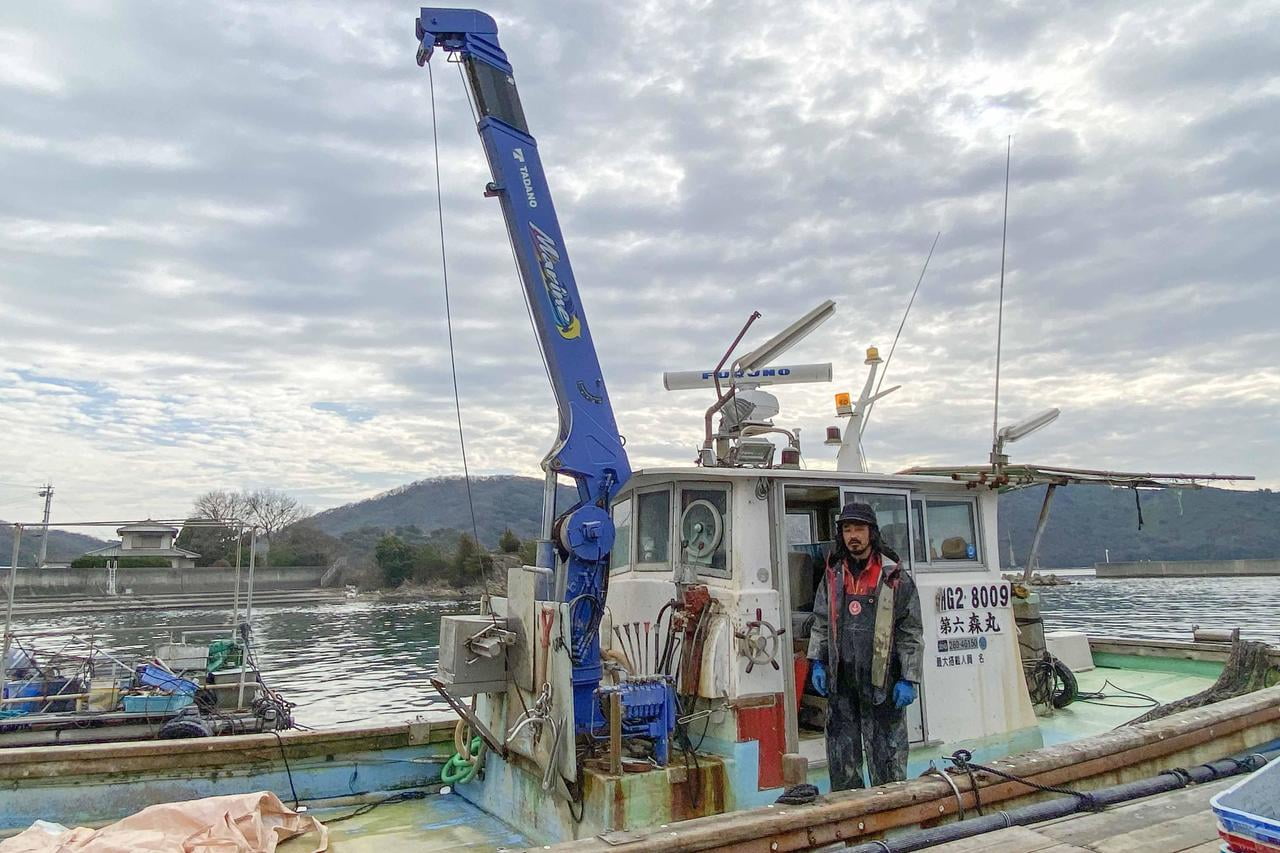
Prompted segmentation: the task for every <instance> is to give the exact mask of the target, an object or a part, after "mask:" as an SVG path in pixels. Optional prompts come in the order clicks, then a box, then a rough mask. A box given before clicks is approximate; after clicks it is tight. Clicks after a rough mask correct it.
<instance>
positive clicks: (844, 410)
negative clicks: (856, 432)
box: [836, 391, 853, 415]
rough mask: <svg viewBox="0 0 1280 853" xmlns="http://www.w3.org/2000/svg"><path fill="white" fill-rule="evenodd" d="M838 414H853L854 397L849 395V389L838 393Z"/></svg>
mask: <svg viewBox="0 0 1280 853" xmlns="http://www.w3.org/2000/svg"><path fill="white" fill-rule="evenodd" d="M836 414H837V415H852V414H853V398H851V397H850V396H849V392H848V391H841V392H840V393H839V394H837V395H836Z"/></svg>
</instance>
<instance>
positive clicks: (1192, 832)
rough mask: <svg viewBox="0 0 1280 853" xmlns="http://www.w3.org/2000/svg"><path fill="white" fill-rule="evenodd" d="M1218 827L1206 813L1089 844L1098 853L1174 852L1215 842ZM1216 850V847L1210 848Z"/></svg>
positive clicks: (1216, 841) (1216, 843)
mask: <svg viewBox="0 0 1280 853" xmlns="http://www.w3.org/2000/svg"><path fill="white" fill-rule="evenodd" d="M1217 839H1218V825H1217V821H1215V820H1214V818H1213V813H1212V812H1209V811H1204V812H1200V813H1199V814H1193V815H1187V816H1186V817H1180V818H1178V819H1176V820H1171V821H1167V822H1165V823H1159V824H1155V825H1154V826H1145V827H1143V828H1141V829H1134V830H1131V831H1129V832H1122V833H1120V834H1118V835H1113V836H1111V837H1110V838H1106V839H1103V840H1101V841H1097V842H1095V843H1093V844H1090V845H1089V847H1090V849H1092V850H1095V851H1097V853H1173V851H1178V850H1186V849H1188V848H1191V847H1197V846H1199V845H1201V844H1205V843H1208V842H1210V841H1213V842H1214V844H1215V845H1220V844H1221V842H1219V841H1218V840H1217ZM1213 849H1214V850H1217V849H1218V846H1215V847H1214V848H1213Z"/></svg>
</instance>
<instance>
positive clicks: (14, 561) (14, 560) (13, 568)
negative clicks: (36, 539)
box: [0, 524, 22, 695]
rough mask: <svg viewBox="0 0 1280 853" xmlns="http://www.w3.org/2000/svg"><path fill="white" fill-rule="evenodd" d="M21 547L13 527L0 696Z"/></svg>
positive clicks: (18, 533) (16, 527)
mask: <svg viewBox="0 0 1280 853" xmlns="http://www.w3.org/2000/svg"><path fill="white" fill-rule="evenodd" d="M21 545H22V525H21V524H15V525H14V526H13V556H12V557H11V558H10V560H9V604H8V606H7V607H6V608H5V612H4V649H3V650H0V695H3V694H4V688H5V685H6V684H8V683H9V643H10V641H11V640H12V636H11V634H10V629H11V628H12V627H13V593H14V591H15V590H16V589H17V587H18V548H19V547H21Z"/></svg>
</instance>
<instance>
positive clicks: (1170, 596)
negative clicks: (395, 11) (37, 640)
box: [16, 577, 1280, 727]
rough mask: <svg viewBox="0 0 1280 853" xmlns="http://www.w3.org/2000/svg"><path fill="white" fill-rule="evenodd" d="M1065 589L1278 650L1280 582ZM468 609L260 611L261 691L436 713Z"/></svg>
mask: <svg viewBox="0 0 1280 853" xmlns="http://www.w3.org/2000/svg"><path fill="white" fill-rule="evenodd" d="M1072 579H1073V580H1075V581H1076V583H1074V584H1072V585H1071V586H1059V587H1041V588H1040V590H1039V591H1040V593H1041V597H1042V600H1043V612H1044V616H1045V625H1046V628H1048V629H1049V630H1055V629H1060V628H1074V629H1079V630H1083V631H1085V632H1087V633H1091V634H1105V635H1111V636H1121V637H1147V638H1162V639H1175V640H1189V639H1191V627H1192V625H1201V626H1204V627H1239V628H1241V629H1242V633H1243V634H1244V635H1245V636H1248V637H1253V638H1257V639H1265V640H1268V641H1270V642H1272V643H1275V644H1280V617H1278V616H1277V609H1276V600H1277V593H1278V592H1280V578H1179V579H1142V580H1110V579H1108V580H1099V579H1097V578H1094V577H1074V578H1072ZM474 608H475V605H474V604H473V603H471V604H469V603H461V604H458V603H449V604H433V603H428V602H386V601H352V602H345V603H342V604H329V605H307V606H302V607H276V608H267V609H262V610H257V611H255V614H254V628H255V636H256V639H257V644H258V653H257V654H258V660H259V662H260V663H261V665H262V669H263V672H264V673H265V677H266V680H267V682H268V684H270V685H271V686H272V687H274V688H275V689H276V690H279V691H280V692H281V693H283V694H284V695H285V696H286V697H287V698H288V699H289V700H290V701H292V702H295V703H297V706H298V707H297V708H296V709H295V711H294V714H295V716H296V718H297V720H298V722H300V723H303V724H305V725H308V726H314V727H322V726H334V725H343V724H351V723H369V722H388V723H393V722H400V721H402V720H405V719H408V718H411V717H413V716H414V715H415V714H418V713H421V712H423V711H425V710H427V709H428V708H429V707H442V705H441V704H440V703H439V700H438V698H437V697H435V696H434V694H433V692H432V690H431V686H430V684H428V683H427V677H428V676H429V675H431V673H432V672H433V670H434V668H435V664H436V655H437V652H438V645H437V644H438V641H439V626H440V616H441V614H443V613H453V612H466V611H469V610H474ZM227 616H228V614H227V613H226V612H225V611H194V610H184V611H170V612H166V613H159V614H156V613H150V614H140V613H122V614H116V615H112V616H102V615H97V616H94V617H92V618H91V617H87V616H86V617H78V618H75V619H57V620H55V619H47V618H46V619H40V620H26V621H23V622H21V623H19V624H18V625H17V626H16V628H17V630H18V632H19V633H22V632H26V631H33V630H55V629H56V630H67V629H70V628H74V629H76V630H82V631H83V630H87V629H88V628H90V627H91V626H93V627H94V631H95V634H97V635H98V637H99V638H100V639H101V638H103V637H106V638H107V640H108V644H109V646H110V647H111V648H113V649H117V650H120V651H124V652H136V653H145V652H146V651H147V650H148V649H150V648H151V647H152V642H153V641H154V639H155V636H156V635H155V634H154V633H152V634H150V635H147V634H136V633H129V632H128V631H127V630H126V629H128V628H132V627H136V626H145V625H149V624H155V623H160V624H163V625H173V626H180V625H197V624H198V625H209V624H216V623H218V622H220V621H223V620H225V619H226V618H227ZM42 644H43V645H44V646H45V647H46V648H49V647H51V646H52V645H54V644H53V643H52V641H50V640H44V641H42Z"/></svg>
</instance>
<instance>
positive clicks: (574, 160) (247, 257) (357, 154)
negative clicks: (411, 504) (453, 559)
mask: <svg viewBox="0 0 1280 853" xmlns="http://www.w3.org/2000/svg"><path fill="white" fill-rule="evenodd" d="M490 10H491V11H492V12H493V13H494V14H495V16H496V17H497V19H498V22H499V26H500V29H501V39H502V42H503V45H504V46H505V48H506V50H507V51H508V54H509V56H510V57H511V60H512V62H513V64H514V66H515V68H516V78H517V80H518V82H519V87H520V92H521V96H522V100H523V104H524V108H525V112H526V115H527V116H528V118H529V122H530V126H531V129H532V131H533V133H534V134H535V135H536V136H537V138H538V142H539V151H540V153H541V155H542V158H543V160H544V163H545V164H546V168H547V171H548V180H549V183H550V186H551V188H552V192H553V195H554V199H555V203H556V207H557V211H558V213H559V216H560V219H561V224H562V226H563V230H564V234H565V241H566V244H567V251H568V256H569V258H570V259H571V261H572V264H573V269H574V272H575V274H576V278H577V281H578V283H579V286H580V289H581V297H582V300H581V301H582V303H583V305H584V307H585V311H586V315H587V316H588V317H589V324H590V328H591V331H592V334H593V336H594V338H595V343H596V346H597V349H598V350H599V355H600V360H601V363H602V366H603V369H604V372H605V376H606V379H607V380H608V383H609V389H610V392H611V396H612V399H613V403H614V405H615V408H616V410H617V413H618V423H619V427H620V429H621V430H622V431H623V432H624V433H625V434H626V435H627V438H628V448H629V451H630V453H631V455H632V460H633V464H634V465H636V466H640V465H654V464H671V463H679V462H686V461H688V460H689V459H691V458H692V456H693V449H694V446H695V445H696V443H697V442H698V441H699V440H700V436H701V432H702V413H703V412H704V411H705V409H706V406H707V405H709V403H710V399H709V395H707V394H701V395H700V394H698V393H696V392H682V393H679V394H670V393H667V392H665V391H662V390H661V387H660V384H659V383H660V373H661V371H663V370H668V369H687V368H699V367H703V368H709V367H710V366H712V365H713V364H714V362H715V361H716V359H717V358H718V357H719V355H720V354H721V353H722V351H723V350H724V347H725V346H726V345H727V344H728V343H729V341H730V340H731V339H732V337H733V335H734V334H735V333H736V332H737V330H738V328H739V327H740V326H741V324H742V322H743V321H744V320H745V318H746V316H747V315H748V314H749V313H750V312H751V311H753V310H760V311H761V312H762V313H763V315H764V316H763V318H762V319H761V320H760V321H759V322H758V323H757V324H756V326H755V327H754V328H753V331H752V333H751V336H750V338H749V339H748V342H747V343H748V344H751V343H754V342H758V341H760V340H763V338H764V337H765V336H766V335H768V334H771V333H773V332H774V331H776V330H778V329H780V328H782V327H783V326H785V325H786V324H787V323H788V322H790V320H792V319H793V318H794V317H796V316H798V315H799V314H801V313H803V312H804V311H806V310H807V309H808V308H810V307H812V306H813V305H815V304H817V303H818V302H819V301H821V300H822V299H825V298H835V299H836V300H837V301H838V302H839V311H838V314H837V316H836V318H835V319H834V320H832V321H831V322H830V323H829V324H828V325H827V326H825V327H823V329H822V330H820V331H819V332H818V333H817V334H815V335H814V336H813V337H811V338H810V339H809V340H807V341H805V342H804V343H803V344H802V345H800V346H799V347H797V348H796V349H795V350H794V351H793V352H792V353H790V354H788V356H787V357H788V358H789V359H794V360H795V361H796V362H815V361H825V360H830V361H832V362H834V364H835V370H836V377H837V382H836V383H835V385H834V386H830V387H829V386H788V387H786V388H783V389H780V390H778V392H777V393H778V396H779V397H780V399H781V400H782V405H783V409H782V415H781V416H780V417H779V419H778V422H779V424H780V425H783V426H786V427H788V428H790V427H795V426H798V427H800V428H801V432H802V436H803V440H804V444H805V447H806V450H807V453H808V458H809V464H810V465H812V466H815V467H818V466H823V465H830V464H831V459H832V457H833V454H832V453H831V452H830V449H828V448H824V447H823V446H822V445H821V443H820V442H819V440H818V438H819V437H820V436H821V435H822V429H823V427H825V426H826V425H827V424H828V423H830V422H832V421H833V420H834V418H833V415H832V413H831V394H832V392H833V391H834V390H838V389H841V388H853V387H855V386H859V385H860V384H861V378H862V371H863V369H864V368H863V366H862V360H863V351H864V349H865V347H866V346H868V345H869V344H878V345H879V346H880V347H881V350H882V352H884V353H887V351H888V347H889V345H890V344H891V342H892V340H893V335H894V333H895V331H896V329H897V326H898V322H899V320H900V318H901V312H902V310H903V308H904V307H905V304H906V299H907V296H908V294H909V292H910V287H911V286H912V284H913V283H914V281H915V277H916V275H917V274H918V271H919V266H920V264H921V262H922V261H923V258H924V254H925V252H926V251H927V249H928V245H929V243H930V241H931V240H932V238H933V235H934V233H935V232H937V231H941V232H942V238H941V240H940V242H939V244H938V251H937V253H936V254H935V256H934V258H933V261H932V263H931V265H930V269H929V274H928V276H927V278H926V280H925V283H924V286H923V288H922V291H921V295H920V298H919V300H918V301H917V303H916V306H915V308H914V310H913V313H912V315H911V318H910V322H909V323H908V325H907V327H906V330H905V332H904V335H903V338H902V340H901V342H900V343H899V346H898V349H897V352H896V353H895V355H894V360H893V363H892V365H891V372H890V374H889V377H888V380H889V384H897V383H902V384H903V388H902V389H901V390H900V391H898V392H895V394H894V395H893V396H892V397H890V398H889V399H888V400H886V401H885V403H884V404H882V406H881V407H880V409H879V410H878V411H877V412H876V414H875V416H874V418H873V420H872V425H871V427H870V429H869V430H868V433H867V450H868V455H869V456H870V457H871V459H872V461H873V463H875V464H876V465H877V466H878V467H882V468H884V469H887V470H896V469H897V468H900V467H906V466H907V465H912V464H927V463H931V462H944V461H945V462H964V463H972V462H975V461H980V460H982V459H984V458H985V455H986V452H987V449H986V445H987V444H988V443H989V441H990V429H991V414H992V405H991V403H992V401H991V395H992V380H993V367H994V361H993V357H994V351H995V329H994V317H995V306H996V298H997V292H998V285H999V282H998V278H999V270H1000V239H1001V205H1002V201H1003V178H1004V149H1005V142H1006V137H1007V136H1008V135H1010V134H1012V136H1013V144H1012V149H1013V163H1012V180H1011V189H1010V201H1009V223H1008V256H1007V263H1006V276H1005V299H1006V301H1005V329H1004V361H1003V366H1002V388H1001V393H1002V397H1001V412H1002V419H1004V417H1005V416H1006V415H1007V418H1008V419H1009V420H1012V419H1015V418H1018V417H1021V416H1023V415H1026V414H1029V413H1031V412H1034V411H1037V410H1039V409H1043V408H1045V407H1047V406H1050V405H1060V406H1062V407H1063V408H1064V414H1063V416H1062V418H1061V419H1060V421H1059V422H1058V423H1056V424H1055V425H1054V426H1053V427H1051V428H1049V429H1048V430H1045V431H1044V432H1043V433H1039V434H1037V435H1036V436H1035V437H1033V438H1031V439H1028V440H1027V441H1026V442H1022V443H1019V445H1017V447H1016V448H1015V450H1016V452H1015V454H1014V456H1015V458H1022V459H1024V460H1033V459H1034V460H1035V461H1046V462H1048V461H1052V462H1058V463H1061V464H1078V465H1084V466H1089V467H1101V466H1111V467H1123V468H1139V469H1143V470H1154V469H1161V468H1165V469H1171V470H1186V469H1198V470H1209V471H1212V470H1217V471H1228V470H1232V471H1240V472H1244V473H1254V474H1257V475H1258V476H1259V478H1260V480H1261V482H1262V483H1263V484H1266V485H1272V486H1274V485H1277V484H1280V454H1278V453H1277V445H1276V440H1275V438H1274V427H1273V424H1274V423H1275V422H1276V420H1277V417H1278V416H1280V403H1277V402H1276V401H1277V400H1278V399H1280V395H1278V394H1277V392H1278V391H1280V388H1278V387H1277V383H1278V382H1280V379H1278V378H1277V372H1276V370H1277V367H1276V365H1277V354H1278V353H1280V333H1277V332H1276V331H1275V329H1274V322H1273V318H1274V317H1275V316H1276V314H1277V311H1280V287H1278V286H1277V284H1278V283H1277V280H1276V274H1275V272H1274V263H1273V258H1272V255H1273V249H1274V246H1275V245H1276V242H1277V239H1276V238H1277V233H1276V225H1275V221H1274V220H1275V217H1274V214H1273V211H1274V209H1275V206H1276V202H1277V194H1278V193H1280V173H1278V172H1277V170H1276V169H1275V168H1274V164H1275V163H1276V162H1277V161H1278V160H1280V150H1278V148H1277V146H1280V142H1277V141H1276V138H1275V134H1274V133H1273V132H1272V128H1274V127H1275V126H1276V124H1277V121H1278V120H1280V75H1278V73H1277V72H1276V71H1275V69H1274V63H1273V62H1270V61H1269V60H1270V58H1271V57H1272V56H1274V55H1276V53H1277V49H1278V48H1280V31H1278V30H1277V27H1276V20H1275V17H1274V15H1272V14H1270V12H1269V8H1268V5H1267V4H1265V3H1259V4H1243V5H1238V6H1234V7H1232V9H1231V10H1225V11H1224V10H1221V9H1217V8H1214V7H1208V6H1202V5H1196V4H1192V3H1181V4H1174V5H1173V6H1167V5H1161V4H1154V3H1138V4H1136V5H1135V4H1108V3H1104V4H1100V5H1098V6H1096V7H1094V8H1092V10H1091V13H1090V14H1089V15H1079V14H1074V13H1072V12H1071V11H1070V10H1064V9H1061V8H1059V7H1058V6H1055V5H1053V4H1035V3H1030V4H1028V3H1020V4H995V5H991V4H987V5H985V6H981V7H978V6H972V7H967V6H956V5H950V6H948V5H946V4H936V3H920V4H910V5H904V4H900V3H889V2H868V3H860V4H856V5H853V6H849V5H839V4H836V5H833V4H825V3H803V4H793V3H788V4H783V3H780V2H778V3H770V2H763V0H761V2H757V3H751V4H746V5H736V6H723V5H718V4H698V5H693V6H690V5H689V4H684V3H675V2H670V1H669V0H651V2H646V3H642V4H629V5H617V4H615V5H612V6H611V5H607V4H606V5H601V4H594V3H585V2H569V3H562V4H557V5H555V6H554V7H547V8H539V9H530V8H529V7H527V5H521V4H515V3H510V2H506V0H502V2H497V3H496V4H495V5H494V6H492V7H491V9H490ZM412 18H413V14H412V12H406V10H405V9H404V8H403V7H402V6H399V5H396V4H393V3H389V2H378V3H367V4H360V5H358V6H356V7H353V6H351V4H345V3H338V2H336V0H335V2H318V3H308V4H300V3H279V4H270V5H262V4H255V3H238V2H234V3H223V4H215V5H213V6H196V5H180V6H173V7H163V8H157V7H147V6H139V5H132V4H124V5H120V4H97V5H93V4H90V5H88V6H81V5H76V6H74V7H73V6H70V5H68V6H64V7H62V8H58V6H57V4H53V5H50V4H40V5H39V6H38V7H36V6H32V7H21V8H19V9H15V10H13V13H12V14H11V15H10V16H9V20H8V21H7V23H6V28H5V29H3V30H0V57H3V58H2V59H0V87H2V88H3V89H4V91H5V103H6V109H5V114H4V115H3V116H2V117H0V169H3V173H4V174H5V176H6V188H5V189H6V191H5V192H4V193H3V194H0V247H2V248H3V252H0V300H2V301H0V304H3V305H4V320H5V331H4V334H3V335H2V336H0V405H3V407H4V410H5V412H6V423H7V424H8V425H9V427H8V429H7V435H6V438H7V440H6V441H5V442H4V443H3V445H0V466H3V468H4V470H6V471H7V472H10V473H9V474H7V475H6V479H9V480H12V479H19V480H22V481H26V480H31V481H33V482H35V481H42V480H43V479H44V478H46V477H47V478H50V479H51V480H53V481H54V482H55V483H56V485H57V487H58V496H59V499H61V498H62V497H63V496H64V495H65V496H66V497H67V501H68V505H71V506H75V507H76V508H77V509H79V510H81V511H82V512H81V513H80V514H83V511H85V510H88V511H91V512H93V513H95V514H98V515H101V516H108V515H110V516H129V515H155V516H157V517H159V516H171V515H174V514H181V513H182V512H185V510H186V508H187V505H188V503H189V502H190V500H191V498H192V497H193V496H194V495H196V494H198V493H199V492H201V491H204V490H206V489H209V488H215V487H240V486H244V487H254V486H270V487H275V488H282V489H285V490H289V491H292V492H294V493H297V494H298V495H299V496H301V497H302V498H303V500H304V501H305V502H307V503H309V504H311V505H312V506H315V507H317V508H320V507H325V506H330V505H334V504H339V503H343V502H346V501H350V500H354V499H358V498H360V497H362V496H365V495H368V494H371V493H373V492H376V491H379V490H381V489H384V488H390V487H393V486H395V485H398V484H400V483H404V482H409V481H412V480H416V479H420V478H422V477H425V476H432V475H437V474H451V473H460V472H461V464H460V460H459V458H458V435H457V423H456V420H455V415H454V412H453V400H454V389H453V384H452V376H453V370H452V368H451V365H450V359H449V353H450V349H449V340H448V328H447V326H446V322H445V299H444V291H443V270H442V267H441V257H440V252H441V248H440V235H439V227H440V226H439V223H438V221H437V198H436V194H435V189H436V174H435V169H434V166H433V151H434V149H435V146H436V144H437V140H436V139H435V138H433V131H432V125H433V122H432V111H431V97H432V91H431V88H430V85H431V84H433V85H434V98H435V106H436V114H435V123H436V127H437V128H438V132H439V137H438V145H439V150H440V154H441V172H440V180H441V190H442V196H441V203H442V206H443V214H444V236H445V241H446V242H445V245H446V248H447V259H448V276H449V297H450V298H449V301H450V307H451V309H452V318H453V323H452V332H453V343H454V353H455V357H456V361H457V364H456V368H457V377H458V383H459V388H458V393H459V397H460V398H461V401H462V406H463V412H462V420H463V424H464V426H465V428H466V431H467V432H466V438H467V445H468V449H469V452H470V460H469V461H470V462H471V468H472V470H473V471H481V472H517V473H525V474H533V473H536V471H537V465H538V462H539V460H540V459H541V458H542V456H543V454H544V453H545V452H546V451H547V449H548V448H549V447H550V446H551V443H552V441H553V439H554V436H555V434H556V428H557V423H556V413H555V401H554V396H553V393H552V389H551V388H550V387H549V384H548V381H547V379H546V377H545V375H544V372H543V369H542V366H541V357H540V354H539V349H538V345H537V342H536V340H535V338H534V336H533V334H532V332H531V330H530V328H529V320H528V314H527V311H526V308H525V307H524V306H523V302H524V297H523V295H522V294H521V287H520V284H519V281H518V278H517V275H516V270H515V267H514V265H513V263H512V259H511V255H510V252H509V250H508V248H507V246H508V244H507V236H506V231H505V227H504V224H503V222H502V218H501V215H500V209H499V203H498V202H497V200H495V199H491V198H485V197H484V196H483V193H482V191H483V189H484V186H485V184H486V182H487V181H488V180H489V179H490V178H489V173H488V168H487V165H486V164H485V161H484V157H483V152H482V149H481V146H480V144H479V140H478V139H477V138H476V132H475V128H474V125H473V123H472V121H471V119H470V113H469V108H468V104H467V100H466V98H465V96H464V93H463V91H462V88H461V84H460V81H459V79H458V72H457V71H456V70H455V69H454V68H453V67H450V66H449V65H448V64H447V63H446V62H445V57H444V56H443V55H442V54H438V55H437V56H436V57H435V59H434V60H433V66H432V72H433V74H434V79H432V78H429V77H428V75H427V74H425V73H424V72H423V71H422V70H421V69H419V68H418V67H417V66H416V65H415V64H414V62H413V53H414V44H413V40H412V35H411V33H412V24H413V21H412ZM673 25H674V29H673ZM57 507H58V504H57V501H55V517H56V514H57V512H58V511H59V510H58V509H57ZM37 509H38V507H35V506H34V504H33V506H32V507H31V514H32V515H34V513H35V512H36V511H37ZM11 514H12V513H11Z"/></svg>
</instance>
